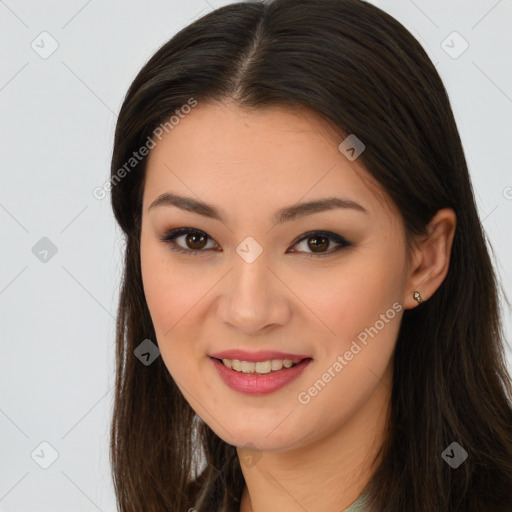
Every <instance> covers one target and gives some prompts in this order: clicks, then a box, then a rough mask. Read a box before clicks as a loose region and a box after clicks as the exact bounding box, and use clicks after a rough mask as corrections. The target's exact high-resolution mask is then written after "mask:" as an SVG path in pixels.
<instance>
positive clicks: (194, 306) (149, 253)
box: [141, 240, 209, 363]
mask: <svg viewBox="0 0 512 512" xmlns="http://www.w3.org/2000/svg"><path fill="white" fill-rule="evenodd" d="M169 251H170V249H169V250H167V249H165V247H164V248H162V247H158V244H155V243H153V242H151V243H144V241H143V240H141V270H142V282H143V286H144V294H145V298H146V302H147V305H148V309H149V312H150V315H151V320H152V322H153V326H154V328H155V332H156V336H157V340H158V344H159V348H160V351H161V353H162V357H163V358H164V360H165V361H166V363H167V360H170V359H171V358H172V359H173V360H175V358H174V357H172V356H173V355H176V356H177V355H183V354H184V353H185V352H187V351H189V352H190V351H192V350H193V349H194V348H195V344H194V343H193V340H189V339H187V332H190V328H191V325H197V322H198V315H200V314H201V313H200V312H201V298H202V297H204V296H205V295H206V293H207V291H208V289H209V286H208V282H209V280H208V279H207V278H206V277H205V278H204V279H203V278H201V276H200V275H198V273H197V268H196V270H195V271H194V270H193V266H192V265H190V266H188V265H180V266H179V267H178V266H177V265H173V264H172V255H169V254H167V253H168V252H169ZM171 341H172V343H171ZM180 361H181V362H182V363H185V358H183V357H180Z"/></svg>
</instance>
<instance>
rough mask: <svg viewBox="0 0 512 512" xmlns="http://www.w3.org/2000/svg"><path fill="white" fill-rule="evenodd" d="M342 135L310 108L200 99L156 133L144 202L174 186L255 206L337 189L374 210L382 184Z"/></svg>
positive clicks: (277, 204)
mask: <svg viewBox="0 0 512 512" xmlns="http://www.w3.org/2000/svg"><path fill="white" fill-rule="evenodd" d="M343 139H344V136H343V135H342V134H341V133H339V132H338V131H337V130H336V129H335V127H334V126H333V125H332V124H331V123H329V122H328V121H326V120H325V119H323V118H322V117H321V116H320V115H318V114H316V113H315V112H313V111H311V110H309V109H306V108H295V107H294V108H291V107H285V106H272V107H266V108H259V109H257V110H246V109H242V108H240V107H239V106H238V105H237V104H235V103H232V102H222V103H217V102H216V103H212V102H208V103H201V102H199V103H198V105H197V106H195V107H194V108H192V109H191V112H190V113H188V114H186V115H183V117H182V118H181V119H180V120H179V122H178V123H177V124H175V125H174V126H173V128H172V129H171V130H169V133H165V132H164V134H163V136H162V137H161V140H159V139H158V138H155V139H154V141H155V143H156V146H155V147H153V149H151V151H150V153H149V157H148V161H147V165H146V177H145V186H144V204H145V208H147V204H148V202H151V201H152V200H153V199H154V198H155V197H156V196H157V195H158V194H161V193H162V192H167V191H173V192H177V193H184V194H186V195H189V196H190V195H192V196H197V197H199V198H202V199H205V200H207V199H211V201H210V202H216V203H217V202H218V203H223V204H225V203H229V204H233V205H236V203H240V206H241V207H242V206H243V207H245V208H251V209H252V211H254V212H256V211H262V212H263V211H266V210H268V209H270V208H273V206H272V205H275V208H276V209H277V208H278V207H280V206H282V205H284V204H287V205H288V204H290V203H294V202H299V201H302V200H312V199H317V198H320V197H327V196H328V195H329V196H333V195H339V196H342V197H347V198H350V199H354V200H356V201H358V202H359V203H363V205H364V207H365V208H367V209H368V210H369V211H370V212H372V211H373V213H376V212H375V209H376V208H378V204H379V203H380V201H379V200H378V199H379V198H378V197H376V196H375V192H376V191H377V192H378V193H380V194H382V191H381V190H379V189H380V188H381V187H379V186H378V184H377V183H376V182H375V180H374V179H373V178H372V177H371V175H370V174H369V173H368V172H367V171H366V170H365V169H364V167H363V166H362V165H360V164H359V163H358V162H357V160H355V161H350V160H348V159H347V158H346V157H345V156H344V155H343V154H342V153H341V152H340V151H339V149H338V146H339V144H340V142H341V141H342V140H343ZM369 185H371V188H370V187H369ZM376 202H377V204H376ZM381 208H382V205H381ZM226 209H228V210H229V208H228V207H226Z"/></svg>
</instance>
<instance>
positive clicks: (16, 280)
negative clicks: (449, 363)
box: [0, 0, 512, 512]
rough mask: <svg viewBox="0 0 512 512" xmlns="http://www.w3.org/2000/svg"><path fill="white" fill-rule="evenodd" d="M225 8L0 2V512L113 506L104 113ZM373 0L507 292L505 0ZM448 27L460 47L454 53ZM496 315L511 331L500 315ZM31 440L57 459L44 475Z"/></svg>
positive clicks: (111, 296) (116, 245) (510, 214)
mask: <svg viewBox="0 0 512 512" xmlns="http://www.w3.org/2000/svg"><path fill="white" fill-rule="evenodd" d="M227 3H231V2H222V1H214V0H208V1H206V0H191V1H188V2H182V1H178V0H166V1H157V0H152V1H149V2H135V1H134V0H130V1H120V0H116V1H113V0H110V1H103V2H100V1H99V0H89V1H84V0H73V1H68V2H64V1H60V2H57V1H46V2H36V1H34V0H32V1H26V2H20V1H16V0H6V1H5V2H4V1H0V27H1V32H0V38H1V44H0V48H1V50H0V51H1V56H2V57H1V71H0V104H1V116H0V126H1V135H0V137H1V138H0V140H1V147H2V155H1V171H2V174H1V177H2V184H1V187H0V223H1V224H0V226H1V235H2V241H3V242H2V244H1V267H0V268H1V275H0V308H1V309H0V311H1V319H2V328H1V349H0V350H1V355H0V384H1V387H0V390H1V396H0V433H1V436H0V450H1V452H0V510H3V511H5V512H25V511H31V512H39V511H45V512H46V511H48V512H50V511H51V512H55V511H58V510H66V511H76V512H78V511H97V510H101V511H105V512H106V511H111V510H112V511H113V510H115V500H114V494H113V488H112V484H111V480H110V467H109V462H108V452H107V449H108V436H109V431H108V429H109V420H110V411H111V406H112V389H113V387H112V386H113V383H114V369H113V368H114V366H113V361H114V360H113V354H114V352H113V346H114V345H113V344H114V325H115V324H114V317H115V311H116V305H117V298H118V297H117V294H118V286H119V279H120V271H121V249H122V245H121V243H120V237H119V235H120V231H119V230H118V228H117V227H116V226H115V224H114V219H113V216H112V213H111V208H110V203H109V199H108V197H107V198H106V199H103V200H97V199H95V198H94V197H93V195H92V190H93V189H94V187H97V186H101V185H102V184H103V183H104V182H105V180H106V179H108V176H109V164H110V156H111V150H112V141H113V132H114V127H115V122H116V113H117V112H118V110H119V108H120V105H121V102H122V99H123V96H124V94H125V92H126V90H127V88H128V86H129V84H130V83H131V81H132V80H133V78H134V77H135V75H136V73H137V72H138V71H139V69H140V67H141V66H142V65H143V64H144V63H145V62H146V60H147V59H148V58H149V57H150V56H151V55H152V54H153V53H154V52H155V51H156V50H157V49H158V48H159V46H160V45H161V44H163V43H164V42H165V41H167V40H168V39H169V38H170V37H171V36H172V35H173V34H175V33H176V32H177V31H178V30H179V29H181V28H182V27H184V26H185V25H187V24H189V23H190V22H191V21H192V20H193V19H195V18H197V17H199V16H200V15H203V14H205V13H206V12H209V11H210V10H212V9H213V8H216V7H220V6H221V5H225V4H227ZM375 3H376V4H377V5H379V6H380V7H381V8H383V9H384V10H386V11H387V12H389V13H390V14H392V15H393V16H395V17H396V18H397V19H398V20H399V21H401V22H402V23H403V24H404V25H405V26H406V27H407V28H408V29H409V30H411V31H412V33H413V34H414V35H415V36H416V37H417V38H418V39H419V40H420V42H421V43H422V44H423V46H424V47H425V49H426V50H427V52H428V53H429V55H430V57H431V59H432V60H433V62H434V63H435V64H436V66H437V69H438V70H439V72H440V74H441V77H442V78H443V80H444V83H445V85H446V88H447V90H448V92H449V95H450V98H451V101H452V105H453V109H454V111H455V115H456V119H457V123H458V126H459V130H460V133H461V137H462V140H463V144H464V147H465V150H466V155H467V159H468V163H469V167H470V172H471V176H472V180H473V184H474V190H475V194H476V199H477V203H478V208H479V212H480V215H481V218H482V219H483V225H484V228H485V230H486V232H487V234H488V237H489V240H490V242H491V243H492V245H493V247H494V249H495V265H496V268H497V270H498V275H499V277H500V279H501V282H502V283H503V285H504V288H505V290H506V293H507V295H508V296H509V297H511V296H512V294H511V289H512V256H511V255H512V243H511V239H510V232H511V229H510V228H511V225H512V222H511V220H512V188H511V187H512V172H511V161H512V144H511V143H512V138H511V131H512V130H511V120H512V71H511V66H510V52H511V49H512V31H511V30H510V27H511V26H512V2H511V0H500V1H496V0H478V1H473V2H467V1H463V0H456V1H454V0H450V2H447V1H446V0H443V1H441V0H434V1H426V0H423V1H420V0H417V1H415V2H413V1H411V0H381V1H378V2H375ZM43 31H46V32H48V33H49V34H50V35H51V37H50V36H40V34H41V33H42V32H43ZM453 31H456V32H458V33H459V34H460V35H461V36H462V38H463V39H464V40H466V41H467V43H468V44H469V47H468V49H467V50H466V51H465V52H464V53H462V54H461V55H460V56H458V57H457V58H453V57H454V56H455V55H456V54H457V53H459V52H460V50H461V49H462V48H463V46H461V45H462V44H464V43H463V40H462V39H460V38H457V37H458V36H456V35H455V36H453V35H450V34H452V32H453ZM448 36H450V37H448ZM447 37H448V39H446V38H447ZM52 38H53V39H54V40H55V41H56V42H57V43H58V48H57V50H56V51H55V52H54V53H53V54H52V55H50V56H49V57H47V58H42V57H41V56H40V53H37V52H36V51H35V50H34V49H33V48H32V47H31V45H32V44H33V45H34V46H36V48H38V51H39V52H43V51H49V50H50V49H51V44H52ZM443 41H446V42H445V43H442V42H443ZM452 41H453V42H452ZM37 45H38V46H37ZM447 52H448V53H447ZM449 53H451V56H450V55H449ZM43 237H47V238H48V239H49V240H51V242H52V243H53V244H54V245H55V246H56V249H57V253H56V254H55V255H53V256H51V252H50V253H48V256H47V261H46V262H43V261H41V260H40V259H39V258H38V257H36V255H35V254H34V253H33V247H34V246H35V245H36V244H37V243H38V242H39V241H40V239H41V238H43ZM39 243H44V242H39ZM36 247H39V246H36ZM36 252H37V251H36ZM41 257H42V256H41ZM503 318H504V322H505V328H506V332H507V333H511V332H512V330H511V329H510V327H511V315H510V311H509V310H508V308H507V309H505V310H504V311H503ZM507 339H510V335H509V336H508V338H507ZM508 364H509V366H510V367H512V353H511V351H510V348H509V352H508ZM42 442H47V443H49V444H50V445H51V446H52V447H53V449H55V450H56V451H57V452H58V458H57V459H56V460H55V461H54V462H53V464H51V466H49V467H48V468H47V469H43V468H42V467H40V465H39V464H44V463H45V462H46V463H49V462H51V460H52V459H51V449H50V448H49V447H48V446H46V445H42V446H40V444H41V443H42ZM31 454H33V457H32V455H31ZM36 461H37V462H36ZM141 512H142V511H141Z"/></svg>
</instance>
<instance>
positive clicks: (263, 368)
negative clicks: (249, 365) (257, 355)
mask: <svg viewBox="0 0 512 512" xmlns="http://www.w3.org/2000/svg"><path fill="white" fill-rule="evenodd" d="M255 370H256V373H270V371H271V370H272V368H271V362H270V361H263V362H259V361H258V362H257V363H256V367H255Z"/></svg>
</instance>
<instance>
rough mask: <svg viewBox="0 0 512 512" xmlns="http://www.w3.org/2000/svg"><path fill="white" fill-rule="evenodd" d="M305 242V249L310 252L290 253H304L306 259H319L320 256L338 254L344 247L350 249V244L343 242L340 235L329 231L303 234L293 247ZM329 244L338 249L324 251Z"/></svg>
mask: <svg viewBox="0 0 512 512" xmlns="http://www.w3.org/2000/svg"><path fill="white" fill-rule="evenodd" d="M304 242H306V247H305V249H309V250H310V251H311V252H310V253H308V251H307V250H305V251H295V250H294V251H292V252H304V254H305V255H306V256H308V257H313V258H314V257H321V256H329V255H331V254H333V253H335V252H338V251H339V250H340V249H343V248H344V247H350V246H351V245H352V244H351V243H350V242H348V241H347V240H345V239H344V238H343V237H341V236H340V235H337V234H336V233H331V232H330V231H309V232H308V233H305V234H304V235H303V236H302V237H301V238H300V239H299V240H297V242H295V243H294V245H298V244H300V243H304ZM331 242H334V243H336V244H338V247H335V248H334V250H331V251H326V249H327V248H328V247H329V246H330V244H331Z"/></svg>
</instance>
